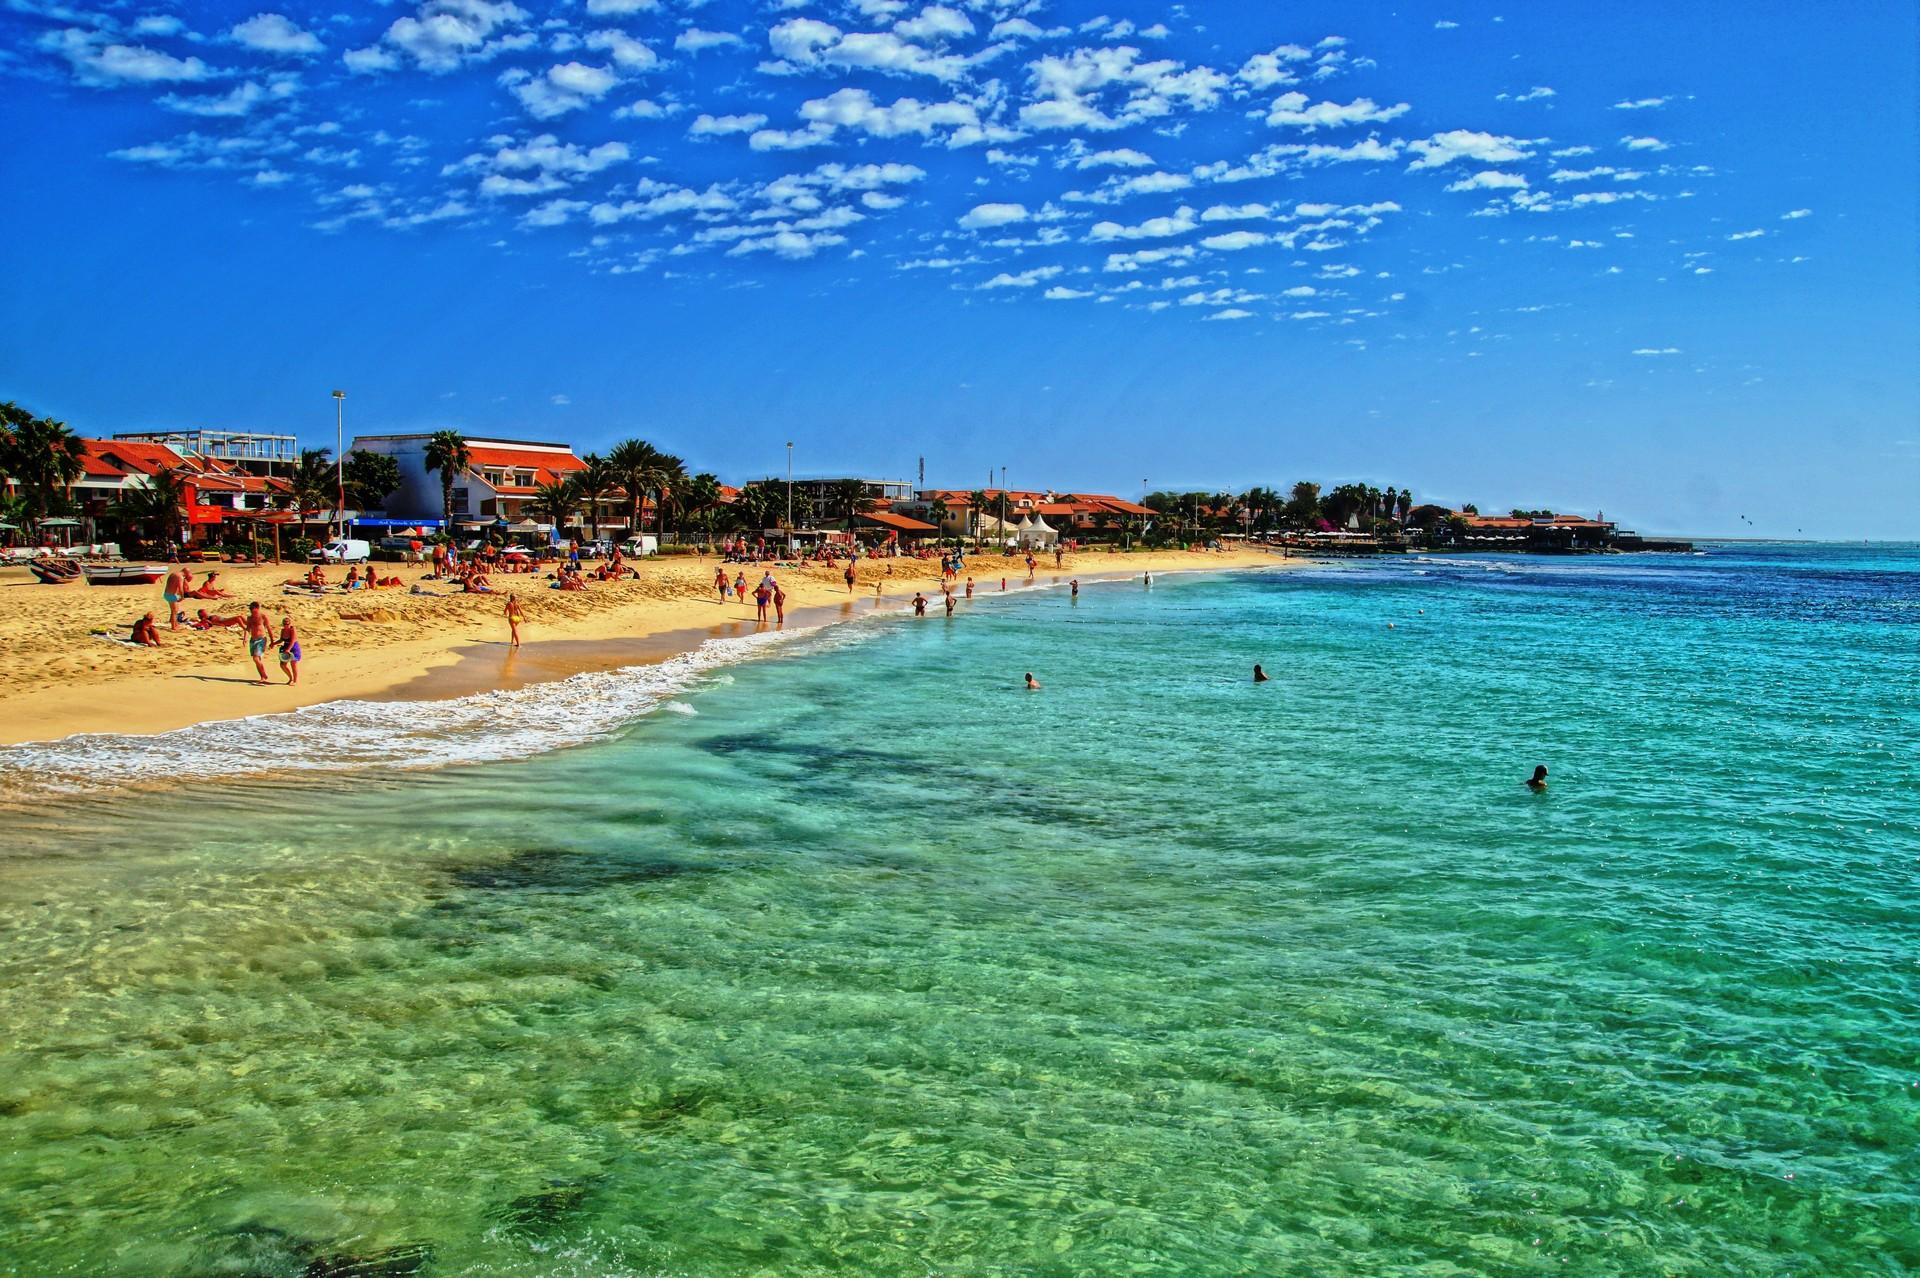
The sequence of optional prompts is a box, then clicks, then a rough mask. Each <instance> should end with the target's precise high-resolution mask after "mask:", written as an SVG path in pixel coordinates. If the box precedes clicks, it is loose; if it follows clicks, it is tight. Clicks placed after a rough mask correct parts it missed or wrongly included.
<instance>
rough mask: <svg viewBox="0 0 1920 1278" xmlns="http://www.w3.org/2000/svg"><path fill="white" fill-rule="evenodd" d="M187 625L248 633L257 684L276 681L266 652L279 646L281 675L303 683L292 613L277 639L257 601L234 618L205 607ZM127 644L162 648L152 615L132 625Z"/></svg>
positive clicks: (171, 598) (171, 582) (169, 593)
mask: <svg viewBox="0 0 1920 1278" xmlns="http://www.w3.org/2000/svg"><path fill="white" fill-rule="evenodd" d="M181 571H182V573H183V575H185V570H184V569H183V570H181ZM213 575H214V574H211V573H210V574H208V579H209V581H211V579H212V577H213ZM175 584H177V583H176V581H175V580H174V579H173V578H171V577H170V578H168V585H169V586H172V585H175ZM174 595H175V592H174V591H172V590H169V591H167V596H168V602H167V607H168V608H169V609H172V608H173V607H174V606H175V605H176V604H177V603H178V602H179V600H178V599H177V598H175V597H174ZM222 597H224V596H222ZM187 625H188V626H189V627H190V628H192V629H195V630H224V629H228V628H233V629H238V630H243V631H245V632H246V640H247V656H248V657H249V658H250V659H251V660H252V661H253V668H254V670H255V672H256V673H257V674H258V675H259V678H258V679H256V680H255V681H254V682H256V683H263V684H264V683H271V682H273V681H272V680H271V679H269V678H268V677H267V649H268V648H269V647H271V646H274V645H275V644H277V645H278V649H279V653H278V655H279V664H280V672H281V673H282V674H284V675H286V677H287V682H288V684H296V683H299V682H300V656H301V653H300V632H299V630H298V629H297V628H296V627H295V626H294V624H293V616H292V614H286V615H283V616H282V617H281V618H280V633H279V635H278V636H277V637H276V636H275V634H274V630H273V618H272V617H270V616H269V615H268V614H267V610H266V609H265V608H262V607H261V606H260V604H259V602H258V601H255V602H253V603H250V604H248V605H247V611H246V613H245V615H243V616H235V617H222V616H215V615H213V614H211V613H209V612H208V611H207V610H206V609H205V608H201V609H199V615H198V616H197V617H194V618H193V619H192V620H190V621H189V622H188V623H187ZM178 628H179V627H178V626H175V627H172V629H178ZM127 642H129V643H131V644H134V645H136V646H138V647H142V648H158V647H160V646H161V644H160V627H159V626H158V625H157V624H156V623H155V622H154V619H153V614H152V613H151V612H149V613H147V614H146V615H145V616H143V617H141V618H140V619H139V620H138V621H135V622H134V623H133V630H132V632H131V633H130V634H129V635H128V636H127Z"/></svg>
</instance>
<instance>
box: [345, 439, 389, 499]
mask: <svg viewBox="0 0 1920 1278" xmlns="http://www.w3.org/2000/svg"><path fill="white" fill-rule="evenodd" d="M346 483H347V500H349V501H351V502H352V503H353V504H354V506H355V507H356V508H358V509H360V510H381V509H384V508H385V507H386V504H387V498H388V497H389V496H390V495H391V494H392V493H393V491H394V489H396V488H398V487H400V463H399V462H397V461H395V460H394V459H393V458H391V457H389V456H387V455H386V454H385V453H370V452H368V451H367V450H366V449H364V448H356V449H354V450H353V451H352V452H350V453H348V454H347V465H346Z"/></svg>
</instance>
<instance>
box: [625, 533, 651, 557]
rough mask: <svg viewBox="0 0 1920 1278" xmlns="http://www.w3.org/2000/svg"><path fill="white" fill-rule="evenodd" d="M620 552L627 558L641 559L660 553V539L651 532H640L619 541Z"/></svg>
mask: <svg viewBox="0 0 1920 1278" xmlns="http://www.w3.org/2000/svg"><path fill="white" fill-rule="evenodd" d="M620 553H621V554H623V555H625V556H627V558H629V559H642V558H645V557H646V556H648V555H657V554H659V553H660V539H659V538H658V537H656V536H654V535H653V534H652V533H642V534H641V535H640V536H638V537H629V538H627V539H626V540H625V541H623V542H621V543H620Z"/></svg>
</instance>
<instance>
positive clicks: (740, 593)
mask: <svg viewBox="0 0 1920 1278" xmlns="http://www.w3.org/2000/svg"><path fill="white" fill-rule="evenodd" d="M733 598H734V602H736V603H745V602H746V601H747V574H746V573H744V572H737V573H735V574H733Z"/></svg>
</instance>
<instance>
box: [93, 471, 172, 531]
mask: <svg viewBox="0 0 1920 1278" xmlns="http://www.w3.org/2000/svg"><path fill="white" fill-rule="evenodd" d="M107 513H108V514H110V515H112V516H113V517H114V518H115V519H117V520H119V521H120V526H121V527H122V528H130V529H134V530H135V531H137V532H139V533H141V534H142V535H149V534H151V537H152V539H154V540H158V541H162V542H165V543H166V544H167V545H170V546H177V545H179V544H180V530H181V528H182V527H183V526H184V525H185V521H186V515H187V486H186V484H185V483H183V482H182V481H181V479H180V476H178V475H176V474H174V473H173V472H172V471H170V470H162V471H156V472H155V473H154V474H151V475H148V476H146V477H145V481H144V482H143V483H141V484H140V485H138V486H137V487H132V488H124V489H122V490H121V492H120V496H119V497H118V498H116V499H115V501H114V503H113V504H112V505H111V506H109V507H108V508H107Z"/></svg>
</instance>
